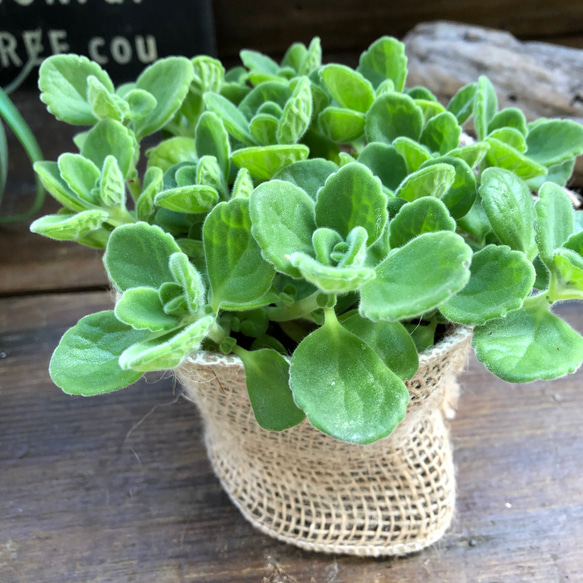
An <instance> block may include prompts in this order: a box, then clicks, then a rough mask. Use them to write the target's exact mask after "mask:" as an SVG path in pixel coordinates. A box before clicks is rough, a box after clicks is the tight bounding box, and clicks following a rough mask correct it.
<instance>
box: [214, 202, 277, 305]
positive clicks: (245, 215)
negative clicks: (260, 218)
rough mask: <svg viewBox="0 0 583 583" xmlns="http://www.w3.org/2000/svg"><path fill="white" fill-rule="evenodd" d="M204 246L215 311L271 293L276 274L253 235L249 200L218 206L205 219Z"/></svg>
mask: <svg viewBox="0 0 583 583" xmlns="http://www.w3.org/2000/svg"><path fill="white" fill-rule="evenodd" d="M203 243H204V252H205V257H206V261H207V271H208V278H209V281H210V285H211V290H212V304H213V306H214V308H215V310H216V309H218V308H219V306H220V305H221V303H222V302H229V303H234V304H238V303H246V302H250V301H252V300H255V299H257V298H259V297H261V296H263V295H264V294H265V293H267V291H268V290H269V288H270V287H271V282H272V281H273V277H274V275H275V271H274V269H273V267H272V266H271V265H270V264H269V263H267V262H266V261H265V260H264V259H263V257H262V255H261V249H260V248H259V245H258V244H257V243H256V241H255V239H253V237H252V236H251V219H250V217H249V201H248V200H246V199H244V198H234V199H232V200H231V201H230V202H228V203H225V202H223V203H220V204H218V205H217V206H216V207H215V208H214V209H213V210H212V211H211V212H210V213H209V215H208V216H207V218H206V220H205V223H204V227H203Z"/></svg>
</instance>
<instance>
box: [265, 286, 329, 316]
mask: <svg viewBox="0 0 583 583" xmlns="http://www.w3.org/2000/svg"><path fill="white" fill-rule="evenodd" d="M318 295H320V292H314V293H313V294H312V295H310V296H307V297H305V298H302V299H301V300H299V301H297V302H294V303H293V304H292V305H291V306H277V307H273V308H267V317H268V318H269V319H270V320H271V321H272V322H287V321H288V320H296V319H298V318H303V317H305V316H307V315H308V314H310V313H311V312H313V311H315V310H317V309H318V308H319V307H320V306H318V302H317V297H318Z"/></svg>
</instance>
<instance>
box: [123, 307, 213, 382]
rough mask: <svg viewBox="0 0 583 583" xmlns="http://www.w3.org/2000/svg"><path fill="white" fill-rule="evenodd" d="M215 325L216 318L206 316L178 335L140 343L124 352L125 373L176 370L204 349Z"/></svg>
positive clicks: (174, 332) (165, 335) (168, 334)
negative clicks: (126, 371)
mask: <svg viewBox="0 0 583 583" xmlns="http://www.w3.org/2000/svg"><path fill="white" fill-rule="evenodd" d="M213 321H214V318H213V317H212V316H204V317H203V318H201V319H200V320H197V321H196V322H193V323H192V324H189V325H188V326H186V327H184V328H181V329H180V330H178V331H172V332H168V333H167V334H164V335H163V336H156V337H154V338H148V339H146V340H143V341H141V342H137V343H135V344H133V345H132V346H130V347H129V348H127V349H126V350H124V352H123V353H122V355H121V356H120V358H119V365H120V366H121V368H122V369H124V370H130V369H131V370H135V371H142V372H148V371H153V370H165V369H168V368H175V367H177V366H178V365H179V364H180V363H181V362H182V361H183V360H184V359H185V358H186V357H187V356H188V355H189V354H190V353H191V352H194V351H195V350H198V349H199V348H200V343H201V342H202V341H203V340H204V338H205V337H206V335H207V333H208V331H209V328H210V326H211V324H212V323H213Z"/></svg>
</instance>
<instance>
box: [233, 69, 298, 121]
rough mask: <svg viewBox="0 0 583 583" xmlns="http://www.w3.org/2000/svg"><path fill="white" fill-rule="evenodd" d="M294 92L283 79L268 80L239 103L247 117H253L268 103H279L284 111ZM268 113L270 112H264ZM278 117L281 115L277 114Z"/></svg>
mask: <svg viewBox="0 0 583 583" xmlns="http://www.w3.org/2000/svg"><path fill="white" fill-rule="evenodd" d="M291 95H292V92H291V89H290V88H289V84H288V83H287V82H286V81H284V80H283V79H279V80H277V81H266V82H265V83H260V84H259V85H257V87H255V88H254V89H252V90H251V91H250V92H249V93H248V94H247V95H246V96H245V98H244V99H243V101H241V103H240V104H239V110H240V111H241V113H242V114H243V115H244V116H245V117H246V118H247V119H252V118H253V117H255V115H256V114H257V113H260V112H259V110H260V109H261V107H262V106H263V105H265V104H266V103H270V104H274V105H277V106H278V108H279V109H280V110H281V111H283V108H284V107H285V104H286V103H287V100H288V99H289V98H290V97H291ZM263 113H268V112H263ZM276 117H277V118H278V119H279V117H281V114H280V115H279V116H276Z"/></svg>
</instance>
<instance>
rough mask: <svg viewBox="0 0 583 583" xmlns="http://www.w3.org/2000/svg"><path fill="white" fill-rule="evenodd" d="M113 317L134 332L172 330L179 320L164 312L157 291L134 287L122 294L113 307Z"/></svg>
mask: <svg viewBox="0 0 583 583" xmlns="http://www.w3.org/2000/svg"><path fill="white" fill-rule="evenodd" d="M115 317H116V318H117V319H118V320H119V321H120V322H123V323H124V324H127V325H128V326H131V327H132V328H134V329H135V330H150V331H151V332H159V331H160V330H173V329H174V328H176V327H177V326H178V325H179V323H180V320H179V319H178V318H175V317H174V316H170V315H168V314H166V313H165V312H164V307H163V305H162V302H161V301H160V297H159V295H158V290H156V289H154V288H151V287H134V288H132V289H128V290H126V291H125V292H124V294H123V295H122V297H121V298H120V299H119V300H118V302H117V304H116V305H115Z"/></svg>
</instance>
